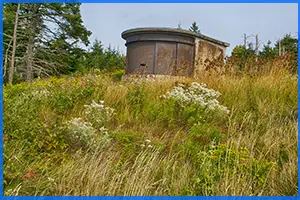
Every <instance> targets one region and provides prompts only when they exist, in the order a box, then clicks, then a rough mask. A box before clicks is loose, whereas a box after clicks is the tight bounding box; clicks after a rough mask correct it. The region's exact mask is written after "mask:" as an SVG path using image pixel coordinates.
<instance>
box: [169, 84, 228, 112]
mask: <svg viewBox="0 0 300 200" xmlns="http://www.w3.org/2000/svg"><path fill="white" fill-rule="evenodd" d="M166 95H167V98H168V99H173V100H175V101H177V102H178V103H179V104H180V105H181V106H182V107H184V106H189V105H198V106H200V107H202V108H204V109H205V110H207V111H215V110H220V111H223V112H225V113H229V110H228V109H227V108H226V107H225V106H222V105H220V103H219V101H218V100H217V98H218V97H219V96H220V95H221V93H220V92H218V91H215V90H213V89H208V88H207V87H206V85H205V84H203V83H197V82H193V83H191V85H190V87H188V88H184V86H183V85H182V84H179V85H178V86H176V87H174V88H173V89H172V91H171V92H167V94H166Z"/></svg>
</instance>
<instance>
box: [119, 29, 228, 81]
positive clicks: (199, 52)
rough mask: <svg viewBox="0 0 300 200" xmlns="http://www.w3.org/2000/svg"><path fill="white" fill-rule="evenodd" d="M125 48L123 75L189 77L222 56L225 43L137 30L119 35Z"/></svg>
mask: <svg viewBox="0 0 300 200" xmlns="http://www.w3.org/2000/svg"><path fill="white" fill-rule="evenodd" d="M122 37H123V38H124V39H125V40H126V46H127V67H126V73H127V74H132V73H134V74H163V75H179V76H192V75H194V74H195V71H201V70H202V69H204V68H205V63H206V62H207V61H208V60H213V59H215V58H216V57H218V56H220V55H221V56H225V50H226V47H227V46H229V44H228V43H225V42H222V41H219V40H215V39H213V38H209V37H207V36H204V35H201V34H197V33H194V32H190V31H186V30H180V29H170V28H139V29H131V30H128V31H125V32H123V33H122Z"/></svg>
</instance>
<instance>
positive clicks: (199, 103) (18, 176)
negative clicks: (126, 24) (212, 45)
mask: <svg viewBox="0 0 300 200" xmlns="http://www.w3.org/2000/svg"><path fill="white" fill-rule="evenodd" d="M297 81H298V77H296V76H294V75H291V74H290V73H287V72H285V71H283V70H282V71H280V70H279V71H276V72H273V73H270V74H267V75H263V76H258V77H248V76H246V75H245V76H240V77H237V76H229V75H228V76H224V75H222V76H221V75H216V74H210V75H209V74H203V76H201V77H200V78H198V79H180V78H177V79H156V80H140V79H139V80H138V79H137V80H133V81H121V80H120V79H118V77H116V76H111V75H101V74H100V75H95V74H88V75H84V76H73V77H71V76H69V77H62V78H54V77H53V78H49V79H44V80H36V81H35V82H34V83H33V84H32V85H30V84H29V83H22V84H17V85H8V86H5V87H4V188H5V195H297V192H298V182H297V181H298V174H297V169H298V167H297V163H298V160H297V158H298V156H297V145H298V142H297V123H298V116H297V115H298V96H297V95H298V93H297ZM197 83H199V84H197ZM200 83H201V84H200ZM202 83H203V84H202ZM204 84H205V85H204Z"/></svg>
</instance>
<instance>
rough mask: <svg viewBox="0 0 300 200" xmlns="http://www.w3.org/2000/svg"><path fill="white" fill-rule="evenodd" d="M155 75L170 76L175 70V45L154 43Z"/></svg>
mask: <svg viewBox="0 0 300 200" xmlns="http://www.w3.org/2000/svg"><path fill="white" fill-rule="evenodd" d="M155 61H156V63H155V71H154V73H155V74H164V75H172V74H173V73H174V70H175V69H176V43H167V42H157V43H156V60H155Z"/></svg>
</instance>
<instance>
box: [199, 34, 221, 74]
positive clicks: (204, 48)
mask: <svg viewBox="0 0 300 200" xmlns="http://www.w3.org/2000/svg"><path fill="white" fill-rule="evenodd" d="M195 45H196V51H195V53H196V55H195V72H196V73H201V72H202V71H204V70H206V69H208V68H209V67H210V66H211V65H214V66H213V67H219V66H216V65H217V64H218V63H217V61H219V60H224V57H225V52H226V48H225V47H223V46H220V45H217V44H213V43H211V42H208V41H205V40H202V39H196V41H195Z"/></svg>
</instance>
